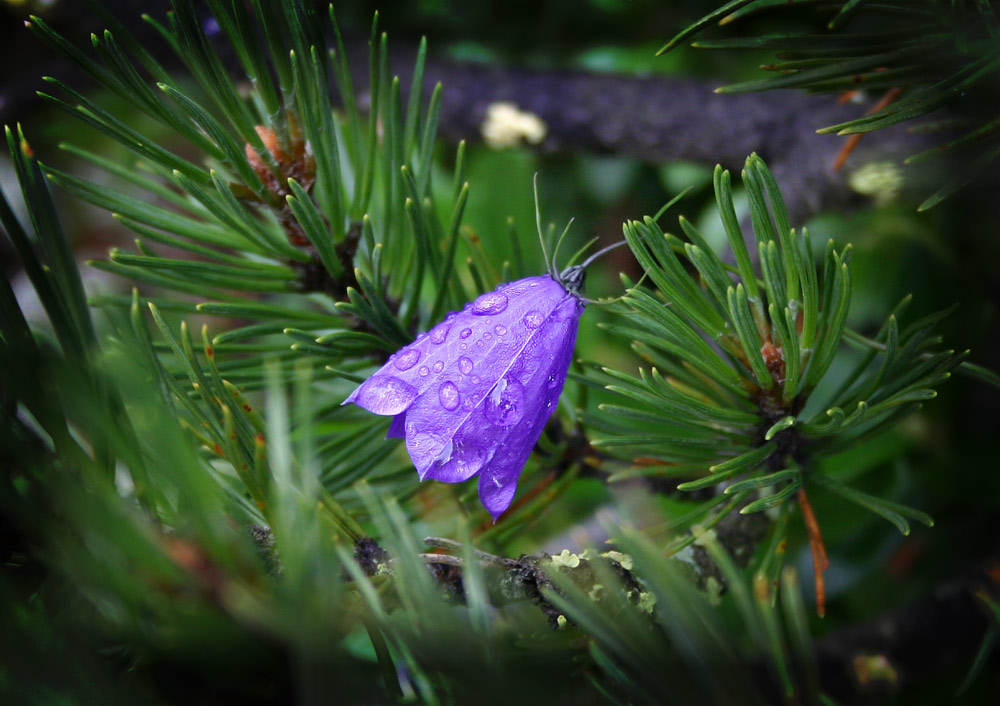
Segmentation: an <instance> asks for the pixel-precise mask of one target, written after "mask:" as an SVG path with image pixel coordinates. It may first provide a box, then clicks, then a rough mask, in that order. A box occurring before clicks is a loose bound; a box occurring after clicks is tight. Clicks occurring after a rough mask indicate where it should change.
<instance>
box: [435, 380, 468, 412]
mask: <svg viewBox="0 0 1000 706" xmlns="http://www.w3.org/2000/svg"><path fill="white" fill-rule="evenodd" d="M438 401H439V402H440V403H441V406H442V407H444V408H445V409H447V410H448V411H449V412H450V411H452V410H454V409H458V405H459V403H460V402H461V401H462V397H461V395H460V394H459V393H458V388H457V387H456V386H455V383H453V382H451V381H450V380H449V381H448V382H446V383H444V384H443V385H441V387H440V389H439V390H438Z"/></svg>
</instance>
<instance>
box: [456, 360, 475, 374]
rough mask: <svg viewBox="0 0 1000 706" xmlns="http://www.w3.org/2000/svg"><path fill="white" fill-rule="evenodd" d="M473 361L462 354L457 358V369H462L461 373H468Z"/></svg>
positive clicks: (470, 370)
mask: <svg viewBox="0 0 1000 706" xmlns="http://www.w3.org/2000/svg"><path fill="white" fill-rule="evenodd" d="M472 368H473V363H472V359H470V358H466V357H465V356H464V355H463V356H462V357H461V358H459V359H458V369H459V370H460V371H462V374H463V375H468V374H469V373H471V372H472Z"/></svg>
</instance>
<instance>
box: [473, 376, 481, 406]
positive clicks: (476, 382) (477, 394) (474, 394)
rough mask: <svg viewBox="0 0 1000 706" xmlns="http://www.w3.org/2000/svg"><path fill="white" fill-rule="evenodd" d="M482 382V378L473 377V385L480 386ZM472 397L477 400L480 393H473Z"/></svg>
mask: <svg viewBox="0 0 1000 706" xmlns="http://www.w3.org/2000/svg"><path fill="white" fill-rule="evenodd" d="M480 382H482V378H481V377H479V376H478V375H473V376H472V384H473V385H478V384H479V383H480ZM472 395H473V397H475V398H476V399H477V400H478V399H479V393H478V392H474V393H472Z"/></svg>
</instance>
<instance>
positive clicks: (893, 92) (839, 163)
mask: <svg viewBox="0 0 1000 706" xmlns="http://www.w3.org/2000/svg"><path fill="white" fill-rule="evenodd" d="M902 92H903V89H902V88H890V89H889V90H888V91H886V92H885V95H884V96H882V97H881V98H880V99H879V101H878V102H877V103H876V104H875V105H873V106H872V107H871V109H869V110H868V112H866V113H865V115H871V114H872V113H877V112H878V111H880V110H882V109H883V108H885V107H887V106H888V105H889V104H891V103H893V102H895V100H896V99H897V98H899V94H900V93H902ZM860 141H861V133H859V134H857V135H851V136H850V137H848V138H847V142H846V143H844V147H843V148H842V149H841V150H840V153H839V154H838V155H837V159H836V160H834V162H833V171H835V172H836V171H838V170H839V169H840V168H841V167H843V166H844V162H846V161H847V158H848V157H850V156H851V152H853V151H854V148H855V147H857V145H858V142H860Z"/></svg>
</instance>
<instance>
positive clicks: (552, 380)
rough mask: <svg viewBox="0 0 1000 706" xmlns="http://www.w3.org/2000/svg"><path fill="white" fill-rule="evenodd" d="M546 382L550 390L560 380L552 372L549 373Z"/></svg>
mask: <svg viewBox="0 0 1000 706" xmlns="http://www.w3.org/2000/svg"><path fill="white" fill-rule="evenodd" d="M546 382H547V383H548V387H549V389H550V390H551V389H552V388H554V387H555V386H556V385H558V384H559V383H560V380H559V377H558V376H557V375H556V374H555V373H553V374H552V375H549V379H548V380H547V381H546Z"/></svg>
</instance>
